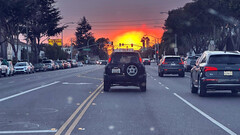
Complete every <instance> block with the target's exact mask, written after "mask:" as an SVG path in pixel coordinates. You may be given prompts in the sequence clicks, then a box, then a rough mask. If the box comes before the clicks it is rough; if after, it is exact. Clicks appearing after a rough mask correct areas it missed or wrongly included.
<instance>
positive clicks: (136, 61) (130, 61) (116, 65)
mask: <svg viewBox="0 0 240 135" xmlns="http://www.w3.org/2000/svg"><path fill="white" fill-rule="evenodd" d="M120 85H121V86H139V87H140V89H141V91H143V92H145V91H146V71H145V67H144V66H143V64H142V58H141V57H140V55H139V53H137V52H113V53H112V55H111V56H110V57H109V60H108V64H107V65H106V67H105V72H104V91H109V89H110V87H111V86H120Z"/></svg>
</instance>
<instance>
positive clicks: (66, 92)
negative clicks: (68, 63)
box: [0, 71, 101, 134]
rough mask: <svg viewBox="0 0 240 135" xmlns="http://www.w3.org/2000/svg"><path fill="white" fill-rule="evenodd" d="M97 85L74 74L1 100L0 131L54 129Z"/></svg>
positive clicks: (93, 80)
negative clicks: (33, 90)
mask: <svg viewBox="0 0 240 135" xmlns="http://www.w3.org/2000/svg"><path fill="white" fill-rule="evenodd" d="M93 72H96V71H93ZM100 84H101V81H100V80H95V79H91V78H84V77H77V76H74V77H69V78H65V79H62V80H60V82H59V83H57V84H55V85H52V86H49V87H46V88H43V89H41V90H37V91H35V92H31V93H28V94H25V95H22V96H18V97H15V98H13V99H10V100H7V101H3V102H1V103H0V109H1V112H2V113H1V115H0V121H1V124H0V125H1V126H0V133H1V131H16V130H19V131H23V130H51V129H54V128H55V129H58V128H59V127H60V126H61V125H62V124H63V123H64V122H65V121H66V120H67V118H68V117H69V116H70V115H71V114H72V113H73V111H74V110H75V109H76V108H77V107H78V106H79V105H80V104H81V102H83V101H84V100H85V99H86V98H87V97H88V96H89V95H90V93H91V92H92V91H93V90H95V89H96V88H97V87H98V86H99V85H100ZM16 103H17V104H16ZM47 134H50V133H47Z"/></svg>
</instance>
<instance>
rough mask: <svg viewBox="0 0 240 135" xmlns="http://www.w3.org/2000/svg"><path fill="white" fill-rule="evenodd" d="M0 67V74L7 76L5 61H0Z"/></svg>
mask: <svg viewBox="0 0 240 135" xmlns="http://www.w3.org/2000/svg"><path fill="white" fill-rule="evenodd" d="M0 68H1V73H0V76H2V75H4V77H6V76H8V67H7V63H4V62H2V61H0Z"/></svg>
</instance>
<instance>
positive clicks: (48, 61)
mask: <svg viewBox="0 0 240 135" xmlns="http://www.w3.org/2000/svg"><path fill="white" fill-rule="evenodd" d="M43 63H52V62H51V61H50V60H47V61H43Z"/></svg>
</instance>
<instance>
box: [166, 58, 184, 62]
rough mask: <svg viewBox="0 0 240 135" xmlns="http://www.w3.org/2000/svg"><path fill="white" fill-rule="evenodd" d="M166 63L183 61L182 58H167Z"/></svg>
mask: <svg viewBox="0 0 240 135" xmlns="http://www.w3.org/2000/svg"><path fill="white" fill-rule="evenodd" d="M165 61H166V62H167V61H169V62H171V61H178V62H180V61H181V59H180V57H166V58H165Z"/></svg>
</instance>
